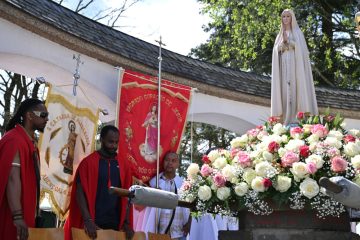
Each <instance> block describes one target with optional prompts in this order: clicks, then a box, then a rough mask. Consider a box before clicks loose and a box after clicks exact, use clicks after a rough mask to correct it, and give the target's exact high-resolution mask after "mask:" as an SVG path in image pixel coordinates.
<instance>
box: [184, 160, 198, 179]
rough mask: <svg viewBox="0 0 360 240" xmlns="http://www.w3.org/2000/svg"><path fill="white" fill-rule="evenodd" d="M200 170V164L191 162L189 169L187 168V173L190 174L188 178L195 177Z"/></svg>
mask: <svg viewBox="0 0 360 240" xmlns="http://www.w3.org/2000/svg"><path fill="white" fill-rule="evenodd" d="M199 171H200V168H199V165H198V164H196V163H191V164H190V166H189V167H188V169H187V170H186V173H187V175H188V178H190V179H195V178H196V176H197V174H198V172H199Z"/></svg>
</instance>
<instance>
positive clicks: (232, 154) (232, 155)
mask: <svg viewBox="0 0 360 240" xmlns="http://www.w3.org/2000/svg"><path fill="white" fill-rule="evenodd" d="M239 151H240V150H239V149H238V148H232V149H231V150H230V156H231V158H234V157H235V156H236V154H238V152H239Z"/></svg>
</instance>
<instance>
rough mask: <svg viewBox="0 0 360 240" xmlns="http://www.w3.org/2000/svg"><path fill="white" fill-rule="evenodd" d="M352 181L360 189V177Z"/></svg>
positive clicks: (356, 176)
mask: <svg viewBox="0 0 360 240" xmlns="http://www.w3.org/2000/svg"><path fill="white" fill-rule="evenodd" d="M352 181H353V182H354V183H356V184H357V185H358V186H359V187H360V175H355V178H354V179H353V180H352Z"/></svg>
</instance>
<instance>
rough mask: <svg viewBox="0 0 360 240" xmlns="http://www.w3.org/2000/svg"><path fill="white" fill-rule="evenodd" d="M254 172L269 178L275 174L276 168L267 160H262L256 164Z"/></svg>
mask: <svg viewBox="0 0 360 240" xmlns="http://www.w3.org/2000/svg"><path fill="white" fill-rule="evenodd" d="M255 172H256V174H257V175H258V176H261V177H268V178H271V177H273V176H275V174H276V169H275V168H274V167H273V166H271V164H270V163H269V162H266V161H263V162H260V163H258V164H256V166H255Z"/></svg>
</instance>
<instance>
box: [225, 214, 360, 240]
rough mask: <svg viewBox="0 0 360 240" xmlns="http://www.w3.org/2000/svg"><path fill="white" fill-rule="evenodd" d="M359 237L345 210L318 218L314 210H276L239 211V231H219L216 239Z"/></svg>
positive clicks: (352, 239)
mask: <svg viewBox="0 0 360 240" xmlns="http://www.w3.org/2000/svg"><path fill="white" fill-rule="evenodd" d="M234 239H241V240H360V236H359V235H357V234H354V233H352V232H351V229H350V218H349V216H348V214H347V213H344V214H342V215H341V216H340V217H339V218H337V217H327V218H325V219H319V218H318V217H316V214H315V212H314V211H300V210H278V211H274V212H273V213H272V214H270V215H268V216H260V215H254V214H252V213H250V212H247V211H241V212H240V214H239V231H219V240H234Z"/></svg>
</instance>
